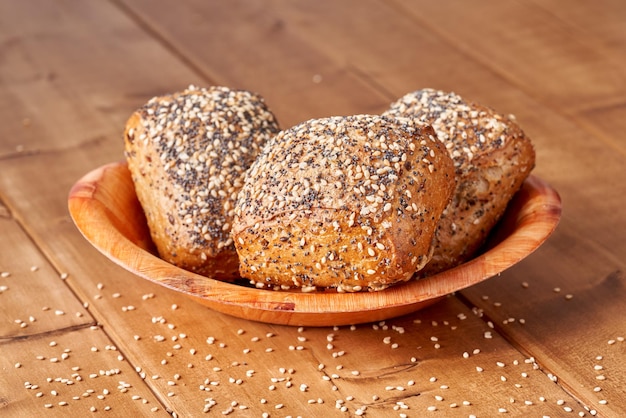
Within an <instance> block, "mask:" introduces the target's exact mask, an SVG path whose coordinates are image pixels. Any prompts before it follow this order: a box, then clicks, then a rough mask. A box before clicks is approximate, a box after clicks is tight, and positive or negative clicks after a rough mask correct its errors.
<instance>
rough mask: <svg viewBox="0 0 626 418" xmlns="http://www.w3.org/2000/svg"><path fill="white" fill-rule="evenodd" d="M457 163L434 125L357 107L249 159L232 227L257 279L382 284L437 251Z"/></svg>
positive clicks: (298, 129) (244, 267) (268, 283)
mask: <svg viewBox="0 0 626 418" xmlns="http://www.w3.org/2000/svg"><path fill="white" fill-rule="evenodd" d="M453 173H454V170H453V166H452V161H451V159H450V157H449V156H448V154H447V152H446V150H445V148H444V147H443V145H442V144H441V142H439V141H438V140H437V139H436V136H435V133H434V131H433V130H432V128H430V127H426V126H421V125H419V124H416V123H414V122H413V121H411V120H408V119H404V120H400V119H396V118H388V117H382V116H370V115H356V116H349V117H331V118H325V119H315V120H309V121H307V122H304V123H301V124H299V125H297V126H294V127H292V128H290V129H288V130H285V131H282V132H280V133H279V134H278V135H276V136H275V137H274V138H273V139H271V140H270V141H269V142H268V143H267V144H266V146H265V147H264V149H263V151H262V153H261V154H260V155H259V157H258V158H257V160H256V161H255V162H254V163H253V164H252V166H251V167H250V170H249V172H248V173H247V175H246V181H245V184H244V186H243V188H242V190H241V192H240V195H239V200H238V203H237V207H236V210H235V221H234V224H233V229H232V235H233V238H234V240H235V245H236V248H237V251H238V253H239V257H240V262H241V267H240V272H241V275H242V276H243V277H247V278H250V279H251V280H253V281H254V282H255V283H256V284H257V286H259V287H270V288H274V287H281V288H291V287H300V288H304V289H307V290H312V289H315V288H319V287H322V288H327V287H334V288H337V289H338V290H340V291H342V290H343V291H354V290H365V289H374V290H378V289H382V288H385V287H387V286H389V285H390V284H393V283H396V282H398V281H403V280H408V279H409V278H411V277H412V276H413V274H414V273H415V271H416V270H418V269H419V268H421V267H422V266H423V265H424V264H425V262H426V261H427V260H428V259H430V253H431V251H430V250H431V242H432V237H433V234H434V230H435V227H436V224H437V221H438V220H439V217H440V216H441V212H442V211H443V209H444V207H445V206H446V205H447V204H448V201H449V197H450V194H451V191H452V189H453V187H454V179H453V177H454V176H453Z"/></svg>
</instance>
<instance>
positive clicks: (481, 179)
mask: <svg viewBox="0 0 626 418" xmlns="http://www.w3.org/2000/svg"><path fill="white" fill-rule="evenodd" d="M384 115H387V116H395V117H410V118H411V119H413V120H415V121H419V122H422V123H426V124H429V125H432V126H433V128H434V129H435V131H436V132H437V136H438V137H439V140H440V141H441V142H442V143H443V144H445V147H446V148H447V149H448V151H449V153H450V156H451V157H452V159H453V161H454V167H455V171H456V177H457V186H456V190H455V192H454V194H453V198H452V201H451V202H450V205H449V206H448V207H447V208H446V210H445V211H444V214H443V216H442V218H441V222H440V224H439V227H438V229H437V233H436V238H435V250H434V254H433V258H432V260H431V261H430V262H429V263H428V265H427V266H426V267H425V268H424V270H422V272H421V274H423V275H429V274H434V273H437V272H440V271H442V270H446V269H449V268H451V267H454V266H456V265H459V264H461V263H463V262H465V261H467V260H468V259H470V258H471V257H472V256H474V255H475V254H476V252H477V251H478V250H479V248H480V247H481V246H482V245H483V244H484V242H485V240H486V238H487V235H488V234H489V231H490V230H491V229H492V228H493V226H494V225H495V224H496V223H497V221H498V220H499V219H500V217H501V216H502V214H503V213H504V211H505V209H506V206H507V205H508V203H509V201H510V200H511V198H512V197H513V195H514V194H515V193H516V192H517V191H518V190H519V188H520V187H521V185H522V183H523V182H524V180H525V179H526V177H528V175H529V174H530V171H531V170H532V169H533V167H534V164H535V152H534V149H533V146H532V144H531V142H530V139H528V137H526V135H525V134H524V132H523V131H522V129H521V128H520V127H519V126H518V125H517V124H516V123H515V121H514V118H513V117H512V116H509V117H505V116H503V115H500V114H498V113H496V112H495V111H493V110H492V109H490V108H487V107H485V106H482V105H480V104H477V103H472V102H469V101H466V100H464V99H463V98H461V97H459V96H458V95H456V94H454V93H445V92H442V91H437V90H432V89H424V90H418V91H415V92H412V93H409V94H407V95H405V96H404V97H402V98H400V99H399V100H398V101H396V102H395V103H393V104H392V105H391V106H390V108H389V110H387V111H386V112H385V113H384Z"/></svg>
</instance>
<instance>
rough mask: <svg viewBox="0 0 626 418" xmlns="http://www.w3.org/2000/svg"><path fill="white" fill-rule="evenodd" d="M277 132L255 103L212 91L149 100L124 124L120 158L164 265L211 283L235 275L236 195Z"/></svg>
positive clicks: (243, 94) (254, 98) (237, 93)
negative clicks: (233, 232) (123, 154)
mask: <svg viewBox="0 0 626 418" xmlns="http://www.w3.org/2000/svg"><path fill="white" fill-rule="evenodd" d="M278 131H279V129H278V124H277V122H276V119H275V117H274V116H273V114H272V113H271V112H270V110H269V109H268V108H267V106H266V104H265V102H264V100H263V99H262V98H261V97H260V96H258V95H256V94H253V93H251V92H248V91H242V90H232V89H229V88H226V87H217V86H216V87H209V88H194V87H190V88H188V89H186V90H184V91H182V92H177V93H174V94H171V95H166V96H160V97H155V98H153V99H151V100H150V101H149V102H148V103H146V104H145V105H144V106H143V107H141V108H140V109H138V110H137V111H136V112H135V113H134V114H133V115H132V116H131V117H130V119H129V121H128V123H127V126H126V131H125V144H126V157H127V161H128V164H129V168H130V171H131V173H132V175H133V180H134V182H135V188H136V190H137V196H138V198H139V201H140V202H141V204H142V207H143V208H144V211H145V212H146V217H147V220H148V226H149V228H150V231H151V234H152V238H153V241H154V243H155V244H156V247H157V249H158V251H159V255H160V256H161V257H162V258H163V259H165V260H167V261H169V262H171V263H173V264H175V265H178V266H180V267H183V268H185V269H188V270H191V271H195V272H198V273H201V274H204V275H208V276H211V277H216V278H223V277H232V276H236V275H237V270H238V265H237V260H236V251H235V249H234V246H233V241H232V238H231V235H230V228H231V225H232V218H233V216H234V207H235V202H236V200H237V194H238V193H239V190H240V189H241V187H242V185H243V176H244V173H245V171H246V170H247V169H248V168H249V166H250V164H252V162H253V161H254V159H255V158H256V155H257V154H258V153H259V152H260V150H261V148H262V146H263V145H264V143H265V142H266V141H267V140H268V139H269V138H270V137H272V136H273V135H274V134H276V133H277V132H278ZM233 258H234V259H233Z"/></svg>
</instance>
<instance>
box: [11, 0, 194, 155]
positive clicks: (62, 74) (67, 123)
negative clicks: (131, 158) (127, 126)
mask: <svg viewBox="0 0 626 418" xmlns="http://www.w3.org/2000/svg"><path fill="white" fill-rule="evenodd" d="M0 46H1V47H0V64H1V65H0V80H2V83H0V97H2V100H1V101H0V111H1V112H2V115H3V129H2V140H1V141H0V159H1V158H3V156H4V157H5V158H6V157H10V156H16V157H19V156H20V155H27V154H29V153H33V152H46V151H49V150H53V149H58V148H71V147H77V146H82V145H84V144H88V143H91V142H93V143H98V142H101V141H104V140H106V139H107V138H121V134H122V130H123V124H124V122H125V121H126V119H127V118H128V115H130V113H131V112H132V111H133V110H134V109H135V108H137V107H138V106H140V105H142V104H143V103H144V102H145V101H147V100H148V99H149V98H151V97H153V96H155V95H157V94H162V93H163V92H168V91H175V90H179V89H182V88H184V87H186V86H187V85H188V84H191V83H203V82H206V81H205V79H204V78H201V77H199V75H198V74H196V72H195V71H193V69H190V68H188V67H186V66H184V65H181V64H180V61H179V60H178V59H177V57H175V56H173V54H171V53H170V52H169V51H168V50H167V49H166V48H164V47H163V45H161V44H159V43H158V42H154V41H153V40H152V39H151V38H150V37H149V36H148V35H146V34H145V33H144V31H143V30H142V28H141V27H138V26H137V25H136V24H135V22H134V21H133V20H132V19H131V18H129V17H128V16H126V15H124V14H123V13H120V12H119V10H117V9H116V8H115V7H112V6H111V5H110V4H109V3H103V4H99V5H94V4H88V3H85V2H81V1H73V0H65V1H62V2H57V3H51V2H47V1H40V2H38V3H37V5H36V6H35V5H34V4H33V3H32V2H31V3H15V2H10V1H3V2H0ZM150 57H152V58H150ZM155 61H157V62H158V65H155ZM156 69H158V71H157V70H156ZM68 70H69V71H68ZM118 149H121V148H118ZM119 158H121V152H120V155H119Z"/></svg>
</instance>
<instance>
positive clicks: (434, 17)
mask: <svg viewBox="0 0 626 418" xmlns="http://www.w3.org/2000/svg"><path fill="white" fill-rule="evenodd" d="M396 4H397V7H399V8H400V9H401V10H404V11H405V12H406V13H410V14H411V16H413V17H414V18H415V19H416V21H417V22H419V23H420V24H422V25H425V26H427V27H428V28H429V29H431V30H432V31H434V32H436V33H438V34H440V35H441V36H442V37H443V38H445V39H447V40H448V42H450V43H451V44H453V45H454V46H455V48H458V49H460V50H461V51H463V52H464V53H466V54H467V55H468V56H470V57H472V58H473V59H476V60H479V61H481V62H482V63H484V64H485V65H488V66H489V67H491V68H493V69H494V71H496V72H497V73H498V74H500V75H501V76H502V77H504V78H506V79H507V80H509V81H510V82H511V83H512V84H514V85H516V86H518V87H520V88H521V89H523V90H525V91H527V92H529V93H530V94H533V95H534V96H535V97H537V98H538V99H539V100H541V101H543V102H544V103H546V104H548V105H550V106H552V107H557V108H559V109H560V110H561V111H566V112H569V113H575V112H577V111H580V110H584V109H589V108H593V107H602V106H606V105H608V104H613V103H619V102H623V101H624V99H625V96H626V85H625V84H624V81H623V80H624V74H625V73H624V68H623V67H622V66H619V65H615V61H613V59H612V57H611V56H610V54H606V50H604V49H603V48H598V42H597V40H596V39H594V38H590V37H587V36H585V32H582V33H581V32H579V31H581V29H580V28H577V27H573V26H571V25H567V24H563V22H562V21H560V20H559V19H555V18H554V16H553V15H552V14H550V13H546V11H545V10H544V9H542V8H540V7H537V6H535V5H533V4H529V3H527V2H526V3H524V2H498V1H492V0H484V1H480V2H477V3H474V4H473V5H472V7H469V8H468V7H460V6H461V4H460V2H459V1H448V2H444V3H440V2H437V3H435V2H429V1H414V2H411V3H410V4H407V3H404V2H396ZM561 4H562V7H563V8H568V7H569V3H568V5H567V6H566V5H565V4H564V3H561ZM598 6H599V5H598V4H594V6H593V10H594V12H593V13H595V10H596V9H597V7H598ZM624 12H625V11H624V4H623V3H620V4H613V5H612V6H609V7H607V8H606V9H604V10H602V11H601V12H600V13H601V14H605V13H612V14H615V15H619V14H620V13H621V14H622V15H623V14H624ZM572 32H578V33H576V37H575V39H576V40H575V41H572ZM520 57H523V58H521V59H520Z"/></svg>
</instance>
